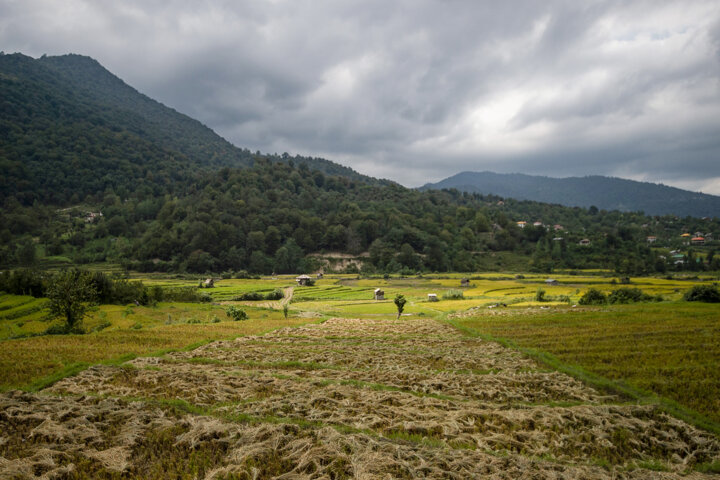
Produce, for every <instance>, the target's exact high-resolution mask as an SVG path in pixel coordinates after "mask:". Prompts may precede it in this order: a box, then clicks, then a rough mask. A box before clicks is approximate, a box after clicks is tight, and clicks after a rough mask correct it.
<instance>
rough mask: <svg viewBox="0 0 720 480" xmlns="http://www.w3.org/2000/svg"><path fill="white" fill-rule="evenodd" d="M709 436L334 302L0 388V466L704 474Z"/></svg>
mask: <svg viewBox="0 0 720 480" xmlns="http://www.w3.org/2000/svg"><path fill="white" fill-rule="evenodd" d="M718 465H720V439H718V438H717V437H716V436H715V435H713V434H711V433H708V432H705V431H703V430H700V429H698V428H696V427H693V426H691V425H689V424H687V423H685V422H683V421H681V420H678V419H676V418H674V417H671V416H669V415H667V414H666V413H664V412H663V411H662V410H660V409H659V408H658V407H656V406H653V405H636V404H633V403H631V402H628V401H627V399H623V398H620V397H616V396H613V395H608V394H606V393H602V392H599V391H597V390H594V389H593V388H590V387H588V386H586V385H584V384H583V383H581V382H580V381H578V380H576V379H574V378H572V377H570V376H567V375H565V374H562V373H559V372H556V371H553V370H548V369H547V367H543V366H542V365H539V364H537V363H535V362H534V361H533V360H531V359H530V358H528V357H526V356H524V355H522V354H521V353H519V352H518V351H516V350H512V349H508V348H505V347H503V346H501V345H500V344H498V343H494V342H490V341H486V340H483V339H481V338H477V337H470V336H466V335H464V334H463V333H462V332H460V331H459V330H456V329H455V328H453V327H452V326H450V325H448V324H446V323H441V322H439V321H437V320H434V319H430V318H422V317H412V318H403V319H401V320H389V319H387V318H363V319H346V318H343V319H341V318H332V319H329V320H327V321H325V322H324V323H317V324H308V325H303V326H299V327H286V328H281V329H279V330H276V331H274V332H272V333H269V334H266V335H251V336H244V337H240V338H237V339H235V340H223V341H215V342H212V343H209V344H206V345H203V346H201V347H198V348H196V349H194V350H189V351H179V352H172V353H167V354H165V355H163V356H155V357H140V358H135V359H133V360H131V361H129V362H126V363H124V364H121V365H97V366H94V367H91V368H89V369H87V370H85V371H83V372H81V373H79V374H77V375H75V376H72V377H68V378H65V379H63V380H61V381H59V382H57V383H55V384H54V385H53V386H51V387H49V388H46V389H45V390H42V391H40V392H38V393H34V394H31V393H24V392H20V391H10V392H6V393H3V394H0V478H12V479H21V478H22V479H24V478H47V479H50V478H78V479H79V478H113V479H122V478H147V479H155V478H157V479H160V478H173V479H175V478H181V479H195V478H198V479H265V478H267V479H269V478H279V479H341V478H361V479H392V478H408V479H409V478H438V479H440V478H443V479H444V478H453V479H466V478H493V479H502V478H508V479H509V478H527V479H530V478H532V479H611V478H613V479H616V478H622V479H657V478H661V479H672V478H689V479H702V478H716V476H714V475H713V474H712V473H711V472H713V471H716V470H717V468H718Z"/></svg>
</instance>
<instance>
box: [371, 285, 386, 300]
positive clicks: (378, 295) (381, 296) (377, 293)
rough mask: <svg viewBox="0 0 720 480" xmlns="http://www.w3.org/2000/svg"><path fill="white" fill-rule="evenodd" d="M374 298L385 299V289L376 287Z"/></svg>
mask: <svg viewBox="0 0 720 480" xmlns="http://www.w3.org/2000/svg"><path fill="white" fill-rule="evenodd" d="M373 298H375V300H385V291H384V290H381V289H379V288H376V289H375V293H374V294H373Z"/></svg>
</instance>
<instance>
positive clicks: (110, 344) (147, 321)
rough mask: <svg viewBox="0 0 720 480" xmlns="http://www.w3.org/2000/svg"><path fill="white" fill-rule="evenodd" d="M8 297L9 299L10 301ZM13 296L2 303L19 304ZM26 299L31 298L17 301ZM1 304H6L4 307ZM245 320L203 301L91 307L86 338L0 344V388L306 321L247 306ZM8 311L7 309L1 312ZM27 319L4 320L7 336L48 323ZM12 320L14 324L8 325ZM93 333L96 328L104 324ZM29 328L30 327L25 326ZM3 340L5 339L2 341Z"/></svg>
mask: <svg viewBox="0 0 720 480" xmlns="http://www.w3.org/2000/svg"><path fill="white" fill-rule="evenodd" d="M8 297H11V298H8ZM12 297H13V296H3V297H1V298H0V299H5V300H7V301H19V300H17V298H15V299H13V298H12ZM19 298H20V299H23V300H25V299H27V298H31V297H19ZM2 305H5V304H4V303H3V304H2ZM244 310H245V311H246V312H247V313H248V316H249V317H250V319H249V320H247V321H242V322H233V321H230V320H229V319H228V317H227V316H226V315H225V308H224V307H222V306H218V305H212V304H204V303H172V304H170V303H161V304H159V305H157V306H155V307H141V306H140V307H137V306H134V305H128V306H121V305H102V306H99V307H94V308H92V309H91V311H90V315H89V317H88V318H87V319H86V320H85V321H84V326H85V328H86V329H87V330H89V331H90V332H91V333H88V334H85V335H41V336H33V337H29V338H17V339H11V340H5V341H3V342H2V343H0V348H2V354H1V355H0V390H8V389H12V388H20V387H28V386H32V385H33V384H34V383H35V382H37V385H43V384H44V383H46V381H47V379H52V378H53V377H55V376H63V375H65V374H67V373H68V372H71V371H77V370H79V369H82V368H84V367H86V366H87V365H90V364H94V363H101V362H115V361H120V360H127V359H128V358H130V357H132V356H138V355H148V354H151V353H155V352H158V351H165V350H168V349H182V348H186V347H188V346H191V345H198V344H201V343H206V342H208V341H211V340H218V339H225V338H233V337H237V336H241V335H251V334H258V333H264V332H267V331H270V330H273V329H276V328H279V327H283V326H293V325H301V324H304V323H307V322H308V321H311V319H308V318H301V317H294V316H290V317H289V318H288V319H285V318H284V317H283V314H282V312H281V311H277V310H270V309H263V308H253V307H249V308H248V307H245V308H244ZM5 311H9V310H5ZM40 314H42V315H41V317H44V315H45V312H42V311H40V312H35V313H32V314H31V315H30V316H28V317H20V318H19V319H14V320H3V321H2V323H0V324H1V325H3V327H4V330H2V332H6V331H8V330H9V328H8V325H12V326H13V329H12V330H11V331H13V332H15V333H16V334H17V333H18V332H20V333H25V334H27V333H35V332H42V331H44V330H45V329H46V328H47V327H48V326H49V325H50V324H51V323H50V322H49V321H48V320H46V319H44V318H40V319H37V320H34V321H32V322H31V321H27V323H25V325H23V326H22V327H18V324H22V323H23V322H24V321H26V318H33V317H34V316H35V315H40ZM11 322H12V323H11ZM105 325H107V326H106V327H105V328H103V329H102V330H100V331H95V332H93V330H94V329H98V327H101V326H105ZM28 327H30V329H29V328H28ZM5 338H7V337H5Z"/></svg>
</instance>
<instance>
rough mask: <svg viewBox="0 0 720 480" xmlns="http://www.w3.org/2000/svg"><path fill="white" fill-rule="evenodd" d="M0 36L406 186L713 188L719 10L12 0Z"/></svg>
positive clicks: (719, 115) (603, 4)
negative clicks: (620, 183)
mask: <svg viewBox="0 0 720 480" xmlns="http://www.w3.org/2000/svg"><path fill="white" fill-rule="evenodd" d="M0 43H1V44H2V45H3V47H2V48H3V49H4V50H5V51H8V52H11V51H21V52H23V53H26V54H29V55H34V56H38V55H41V54H44V53H47V54H62V53H68V52H74V53H81V54H86V55H90V56H92V57H94V58H96V59H97V60H98V61H100V62H101V63H102V64H103V65H105V66H106V67H107V68H108V69H109V70H111V71H112V72H113V73H115V74H116V75H118V76H119V77H121V78H123V79H124V80H125V81H127V82H128V83H129V84H131V85H133V86H135V87H136V88H138V89H139V90H140V91H142V92H143V93H146V94H147V95H149V96H151V97H153V98H156V99H158V100H160V101H162V102H163V103H165V104H167V105H169V106H171V107H173V108H175V109H177V110H179V111H181V112H184V113H187V114H188V115H190V116H193V117H195V118H197V119H199V120H200V121H202V122H203V123H205V124H207V125H209V126H210V127H212V128H213V129H215V130H216V131H217V132H218V133H220V134H221V135H223V136H224V137H226V138H227V139H228V140H230V141H232V142H233V143H235V144H236V145H239V146H243V147H247V148H250V149H252V150H262V151H268V152H278V153H279V152H284V151H287V152H289V153H291V154H294V153H300V154H307V155H313V156H325V157H326V158H329V159H332V160H336V161H339V162H340V163H344V164H346V165H349V166H352V167H353V168H356V169H357V170H359V171H361V172H363V173H368V174H371V175H374V176H384V177H389V178H392V179H395V180H397V181H399V182H401V183H403V184H406V185H413V186H414V185H420V184H423V183H425V182H427V181H436V180H439V179H441V178H444V177H446V176H449V175H452V174H454V173H456V172H458V171H461V170H495V171H499V172H526V173H534V174H544V175H551V176H568V175H585V174H606V175H617V176H623V177H627V178H635V179H642V180H650V181H658V182H663V183H665V184H669V185H678V186H681V187H685V188H693V189H702V190H703V191H706V192H708V193H716V194H720V161H718V159H719V158H720V81H719V79H720V5H719V4H717V2H716V1H714V0H697V1H680V0H678V1H654V0H647V1H637V2H620V1H588V2H572V1H549V2H535V1H529V0H524V1H523V0H518V1H511V2H502V4H500V2H490V1H487V2H485V1H483V2H476V1H464V0H446V1H440V0H437V1H432V0H404V1H397V2H387V1H379V0H366V1H360V0H348V1H342V2H338V1H331V0H326V1H321V0H313V1H310V0H275V1H260V0H256V1H243V2H232V1H224V2H223V1H216V2H202V3H201V2H190V1H170V2H167V1H162V2H161V1H150V2H149V1H147V0H145V1H140V0H130V1H126V2H113V1H110V0H103V1H90V0H67V1H64V2H55V1H51V0H6V1H5V2H1V3H0Z"/></svg>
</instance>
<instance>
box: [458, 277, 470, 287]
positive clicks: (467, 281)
mask: <svg viewBox="0 0 720 480" xmlns="http://www.w3.org/2000/svg"><path fill="white" fill-rule="evenodd" d="M460 286H461V287H469V286H470V279H469V278H463V279H462V280H460Z"/></svg>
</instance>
